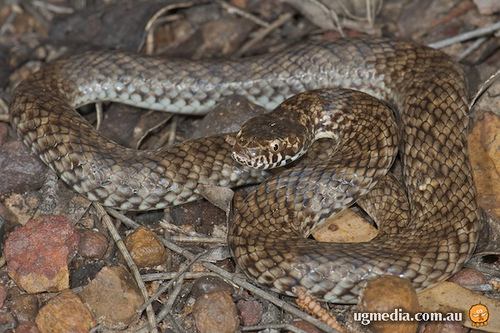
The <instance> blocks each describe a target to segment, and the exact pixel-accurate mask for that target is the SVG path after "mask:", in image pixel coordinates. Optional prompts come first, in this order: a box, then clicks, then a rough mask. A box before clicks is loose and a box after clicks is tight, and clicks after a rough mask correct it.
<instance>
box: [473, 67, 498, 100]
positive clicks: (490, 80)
mask: <svg viewBox="0 0 500 333" xmlns="http://www.w3.org/2000/svg"><path fill="white" fill-rule="evenodd" d="M499 77H500V69H498V70H497V71H496V72H495V73H494V74H492V75H491V76H490V77H489V78H488V79H487V80H486V81H484V82H483V83H482V84H481V85H480V86H479V89H478V90H477V92H476V94H475V95H474V98H472V100H471V102H470V103H469V110H472V109H473V108H474V106H475V105H476V103H477V101H478V100H479V99H480V98H481V96H482V95H483V94H484V93H485V92H486V91H487V90H488V89H489V88H490V87H491V85H492V84H493V83H494V82H495V81H496V80H497V79H498V78H499Z"/></svg>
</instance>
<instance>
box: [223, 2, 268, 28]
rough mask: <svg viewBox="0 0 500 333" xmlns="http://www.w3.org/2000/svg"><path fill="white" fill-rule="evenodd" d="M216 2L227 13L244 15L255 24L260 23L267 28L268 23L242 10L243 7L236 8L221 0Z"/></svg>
mask: <svg viewBox="0 0 500 333" xmlns="http://www.w3.org/2000/svg"><path fill="white" fill-rule="evenodd" d="M217 3H218V4H219V5H220V6H221V7H222V8H224V9H225V10H226V11H227V12H228V13H229V14H237V15H239V16H241V17H244V18H246V19H248V20H250V21H252V22H254V23H255V24H258V25H260V26H261V27H264V28H267V27H269V23H267V22H266V21H264V20H262V19H260V18H259V17H257V16H255V15H253V14H251V13H248V12H246V11H244V10H243V9H241V8H238V7H236V6H233V5H231V4H229V3H227V2H225V1H223V0H217Z"/></svg>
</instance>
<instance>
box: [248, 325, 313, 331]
mask: <svg viewBox="0 0 500 333" xmlns="http://www.w3.org/2000/svg"><path fill="white" fill-rule="evenodd" d="M264 330H280V331H290V332H293V333H307V332H306V331H304V330H301V329H300V328H298V327H295V326H293V325H292V324H268V325H258V326H243V327H242V328H241V331H242V332H249V331H257V332H261V331H264Z"/></svg>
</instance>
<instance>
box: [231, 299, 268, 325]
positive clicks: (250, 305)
mask: <svg viewBox="0 0 500 333" xmlns="http://www.w3.org/2000/svg"><path fill="white" fill-rule="evenodd" d="M236 307H237V308H238V311H239V313H240V318H241V323H242V325H243V326H253V325H257V324H258V323H260V321H261V319H262V304H261V303H259V302H258V301H255V300H248V301H247V300H239V301H238V303H237V304H236Z"/></svg>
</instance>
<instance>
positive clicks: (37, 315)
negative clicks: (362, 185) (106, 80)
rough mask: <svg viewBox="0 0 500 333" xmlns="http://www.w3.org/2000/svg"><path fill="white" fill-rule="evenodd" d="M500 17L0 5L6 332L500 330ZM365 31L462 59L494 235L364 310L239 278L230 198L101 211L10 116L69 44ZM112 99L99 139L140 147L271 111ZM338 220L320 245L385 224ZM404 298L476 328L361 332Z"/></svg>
mask: <svg viewBox="0 0 500 333" xmlns="http://www.w3.org/2000/svg"><path fill="white" fill-rule="evenodd" d="M499 22H500V2H499V1H498V0H474V1H472V0H421V1H420V0H414V1H398V0H386V1H382V0H371V1H370V0H356V1H346V0H338V1H327V0H282V1H266V0H225V1H223V0H221V1H215V0H214V1H200V0H186V1H179V0H177V1H159V0H157V1H153V0H147V1H131V0H126V1H125V0H123V1H121V0H103V1H98V0H50V1H39V0H29V1H28V0H26V1H22V0H4V1H1V0H0V222H1V223H0V224H1V229H0V236H1V245H2V250H3V251H2V253H3V256H2V258H1V260H0V267H1V268H0V332H18V333H21V332H61V333H62V332H89V331H92V332H136V331H140V332H147V331H148V330H149V331H151V332H202V333H205V332H207V333H208V332H235V331H238V330H241V331H268V332H272V331H283V332H320V331H321V330H323V331H327V332H335V331H336V330H338V331H343V332H369V331H375V332H416V331H417V330H418V332H425V333H431V332H432V333H438V332H448V333H450V332H456V333H459V332H460V333H462V332H478V331H479V330H484V331H487V332H500V273H499V272H500V223H499V221H500V204H499V200H500V199H499V198H500V195H499V191H500V171H499V170H500V155H499V152H500V138H499V136H498V133H500V118H499V116H500V113H499V110H500V107H499V106H500V97H499V96H500V82H499V81H496V79H497V77H495V76H493V77H492V75H493V74H495V72H496V71H498V70H499V69H500V51H499V50H500V23H499ZM468 32H472V33H468ZM365 34H368V35H371V36H390V37H397V38H406V39H414V40H416V41H418V42H420V43H421V44H427V45H431V46H433V47H436V48H441V49H443V50H444V51H445V52H446V53H448V54H450V55H451V56H453V57H454V58H455V59H456V60H457V61H459V62H460V63H462V64H463V65H464V68H465V69H466V72H467V77H468V79H469V82H470V95H471V100H472V97H476V98H475V99H474V101H475V102H474V103H471V105H473V107H472V112H471V126H470V134H469V147H470V156H471V161H472V164H473V169H474V177H475V182H476V186H477V189H478V201H479V204H480V206H481V208H482V217H483V218H482V220H483V222H484V229H483V231H482V233H481V240H480V244H479V246H478V249H477V250H476V254H475V256H474V257H473V258H472V259H471V261H470V262H469V263H468V264H467V267H466V268H464V269H463V270H462V271H461V272H459V273H457V274H456V275H455V276H453V277H452V278H451V279H450V280H449V281H448V282H445V283H442V284H440V285H439V286H438V287H436V288H433V289H431V290H428V291H426V292H423V293H419V294H416V293H415V291H414V290H413V289H412V288H411V286H409V285H408V284H407V283H405V282H404V281H401V280H398V279H391V278H389V279H380V280H378V281H374V282H373V283H372V284H371V285H369V286H368V287H367V290H365V295H364V297H363V299H362V300H361V302H360V304H359V305H357V306H345V305H332V304H320V303H318V302H316V301H315V300H312V299H310V297H308V295H302V296H301V297H299V300H298V302H297V303H298V305H300V306H301V308H310V309H312V312H313V314H315V315H317V316H319V317H321V318H322V319H323V323H320V322H319V321H318V320H317V319H314V318H313V317H312V316H310V315H308V314H307V313H305V312H303V311H301V310H299V309H298V308H297V305H296V303H295V299H293V298H290V297H283V296H279V295H277V294H274V293H270V292H269V291H266V290H261V289H259V288H257V287H255V286H253V285H251V284H249V283H248V281H247V280H246V279H245V278H244V276H243V275H242V274H240V272H239V271H238V270H237V268H236V267H235V264H234V262H233V260H232V259H231V256H230V254H229V253H228V251H227V248H226V247H225V238H226V236H225V235H226V213H225V211H224V209H221V208H224V207H225V205H224V200H222V203H221V202H218V204H217V206H219V207H221V208H217V207H216V205H214V203H217V202H214V201H215V199H214V198H213V197H212V198H211V199H212V200H211V201H210V202H209V201H207V200H202V201H199V202H194V203H189V204H185V205H182V206H178V207H173V208H171V209H167V210H162V211H154V212H148V213H127V214H125V215H123V212H117V211H113V210H107V211H105V210H103V209H102V207H100V206H96V205H93V204H92V203H91V202H89V201H88V200H86V199H85V198H83V197H81V196H79V195H77V194H76V193H74V192H73V191H72V190H70V189H69V188H68V187H66V185H65V184H64V183H62V182H61V181H60V180H58V178H57V176H56V175H55V174H54V173H53V172H52V171H51V170H50V169H48V168H47V167H45V166H44V165H43V164H42V163H41V162H40V161H39V160H38V158H37V157H35V156H34V155H33V154H32V153H31V152H30V151H29V150H28V149H26V148H25V147H24V146H23V144H22V143H21V142H20V141H18V139H17V138H16V135H15V134H14V131H13V130H12V129H11V127H10V125H9V120H8V105H9V100H10V98H11V94H12V90H13V89H14V87H15V86H16V85H17V84H18V83H19V82H20V81H21V80H22V79H24V78H26V77H27V76H29V75H30V74H31V73H32V72H34V71H36V70H37V69H39V68H40V67H41V66H43V64H44V63H46V62H50V61H53V60H54V59H57V58H59V57H61V56H63V55H65V54H70V53H76V52H81V51H83V50H87V49H96V48H97V49H103V48H106V49H122V50H128V51H133V52H140V53H145V54H159V55H164V56H168V57H184V58H191V59H201V58H220V57H232V58H238V57H245V56H250V55H254V54H260V53H266V52H270V51H275V50H279V49H282V48H284V47H285V46H287V45H290V44H292V43H294V42H297V41H300V40H303V39H306V38H309V39H319V40H335V39H337V38H339V37H341V36H358V35H365ZM495 81H496V82H495ZM478 92H480V93H478ZM102 107H103V109H104V114H103V121H102V123H101V122H100V121H99V124H97V122H98V117H97V116H96V112H94V110H95V108H94V106H87V107H84V108H82V110H81V111H82V114H83V115H84V117H86V118H87V119H88V120H89V121H90V122H92V123H94V124H96V126H99V130H100V132H101V133H103V135H106V136H108V137H110V138H111V139H113V140H115V141H117V142H119V143H120V144H123V145H125V146H128V147H134V148H139V149H145V148H154V147H159V146H163V145H167V144H175V143H177V142H181V141H183V140H186V139H189V138H194V137H203V136H206V135H210V134H216V133H221V132H224V131H225V132H229V131H235V130H237V129H238V126H239V124H241V123H242V122H243V121H244V120H246V119H248V118H249V117H251V116H252V115H254V114H257V113H259V112H262V110H261V109H260V107H258V106H256V105H253V104H251V103H249V102H248V101H246V100H245V99H243V98H241V97H238V96H235V97H230V98H227V99H226V100H224V101H222V102H221V103H220V104H218V105H217V106H216V107H215V110H213V112H211V113H210V114H209V115H208V116H206V117H205V118H194V117H188V116H179V115H176V116H172V115H167V114H165V113H161V112H151V111H147V110H141V109H137V108H133V107H128V106H124V105H118V104H111V103H104V104H103V105H102ZM117 119H119V121H117ZM99 120H100V119H99ZM219 194H220V193H219ZM227 195H229V196H230V195H231V193H230V192H228V193H222V195H220V196H222V197H223V198H227ZM226 203H227V202H226ZM340 221H342V223H340ZM329 222H330V223H329V224H328V225H327V226H326V227H325V229H323V230H322V231H320V232H317V233H316V234H315V236H316V237H317V238H318V239H320V240H322V241H362V240H367V239H370V238H371V237H373V235H374V234H376V228H374V227H373V226H372V224H370V223H369V222H367V221H366V220H365V219H363V218H362V213H361V212H360V211H359V210H358V209H356V208H353V209H352V210H349V211H347V212H346V213H345V214H344V216H343V217H341V218H340V219H339V218H332V219H331V221H329ZM145 300H146V301H145ZM477 303H481V304H484V305H486V306H487V307H488V310H489V313H490V319H489V321H488V325H486V326H482V327H478V328H475V327H473V325H472V323H471V321H470V320H467V318H468V317H467V315H465V314H466V313H467V312H468V311H469V308H470V307H471V305H472V304H477ZM394 307H402V308H405V309H407V310H414V311H440V312H452V311H459V312H462V313H464V322H463V323H460V322H448V323H444V322H441V323H436V322H434V323H431V322H428V323H423V322H422V323H420V324H418V325H417V324H416V323H404V324H392V326H386V325H377V324H375V325H371V326H368V327H365V326H362V325H361V324H360V323H359V322H356V321H354V319H353V313H354V312H356V311H361V310H365V311H367V310H374V309H375V310H377V309H378V310H379V311H389V310H388V309H393V308H394ZM153 323H154V324H153ZM325 323H326V324H325ZM394 325H395V326H394ZM152 326H154V327H155V328H151V327H152Z"/></svg>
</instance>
